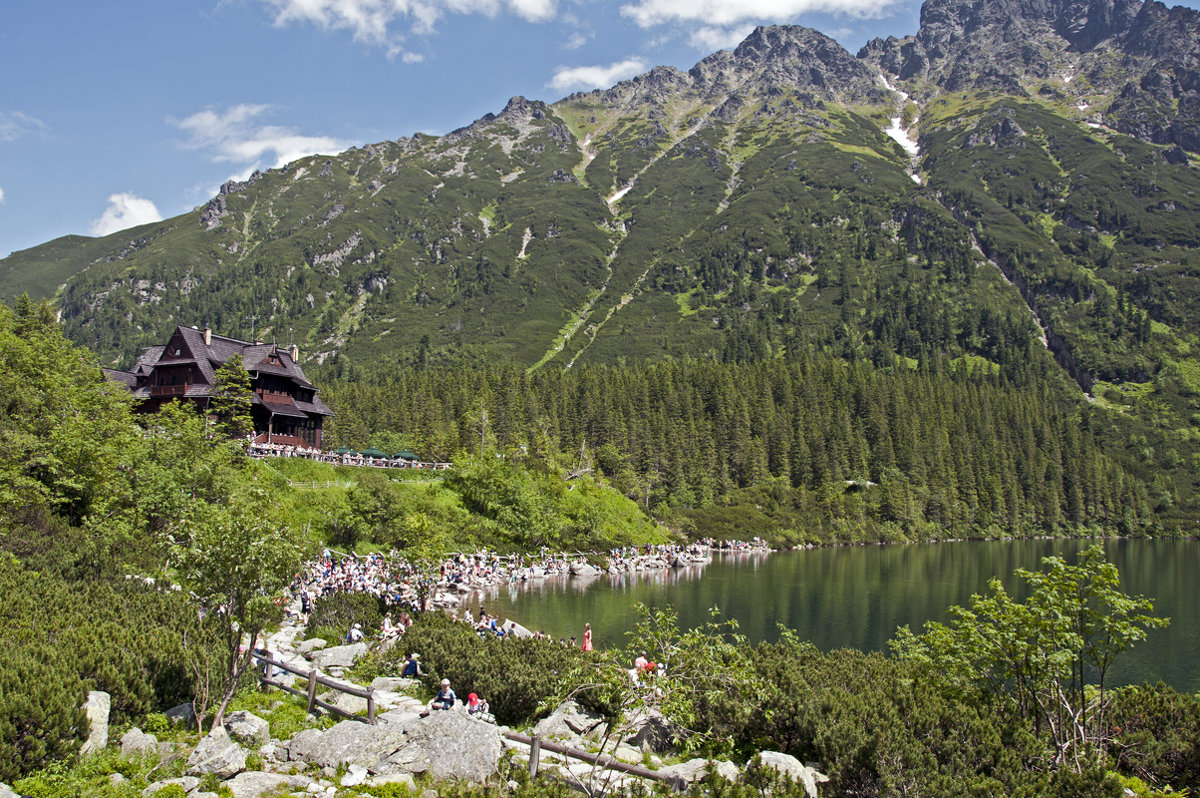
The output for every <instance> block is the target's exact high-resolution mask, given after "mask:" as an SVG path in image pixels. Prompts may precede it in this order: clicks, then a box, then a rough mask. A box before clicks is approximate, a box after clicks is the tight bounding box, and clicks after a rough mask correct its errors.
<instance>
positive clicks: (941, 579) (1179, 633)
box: [472, 540, 1200, 693]
mask: <svg viewBox="0 0 1200 798" xmlns="http://www.w3.org/2000/svg"><path fill="white" fill-rule="evenodd" d="M1092 543H1094V541H1063V540H1054V541H1043V540H1038V541H997V542H990V541H989V542H962V543H915V544H907V545H891V546H842V547H832V548H821V549H810V550H805V551H794V552H780V553H776V554H770V555H763V554H758V555H753V554H751V555H737V554H720V553H718V554H716V555H714V557H713V560H712V562H711V563H709V564H707V565H704V566H692V567H690V568H685V569H674V570H668V571H663V572H652V573H649V574H632V575H625V576H621V577H616V578H611V577H608V576H603V577H600V578H597V579H592V580H581V579H579V578H571V579H569V580H566V579H562V578H550V579H544V580H540V581H537V582H534V583H531V584H530V585H528V586H525V585H518V586H515V587H511V588H504V589H500V588H494V589H492V590H491V591H489V592H488V593H485V594H484V595H482V596H480V597H477V598H475V599H474V600H473V607H472V612H474V609H475V607H474V605H477V604H478V603H479V601H480V600H482V601H483V602H484V604H485V605H486V607H487V610H488V612H490V613H492V614H495V615H499V616H500V617H501V618H512V619H514V620H516V621H517V622H518V623H521V624H523V625H524V626H526V627H528V628H529V629H532V630H541V631H545V632H549V633H550V634H552V635H554V636H555V637H556V638H559V637H570V636H571V635H576V636H579V637H580V638H582V635H583V624H584V621H589V622H590V623H591V624H592V632H593V638H594V640H595V643H596V646H597V647H608V646H618V645H624V644H625V641H626V637H625V633H626V631H628V630H629V629H630V628H631V627H632V626H633V624H634V623H635V621H636V616H635V613H634V612H633V609H632V608H633V605H634V604H635V603H637V602H643V603H645V604H648V605H650V606H667V605H670V606H673V607H674V608H675V609H676V611H677V612H678V613H679V620H680V624H681V625H682V626H692V625H695V624H697V623H700V622H702V621H704V620H706V619H707V618H708V610H709V608H711V607H714V606H717V607H720V608H721V611H722V613H723V614H724V615H726V616H728V617H732V618H736V619H737V621H738V623H739V624H740V629H739V631H740V632H741V633H742V634H744V635H746V636H747V637H748V638H749V639H750V640H751V641H755V642H757V641H760V640H775V639H776V638H778V636H779V627H780V626H783V627H785V628H788V629H792V630H794V631H795V632H796V633H797V634H798V635H799V636H800V638H801V639H802V640H810V641H812V642H813V643H814V644H815V645H816V646H818V647H819V648H821V649H823V650H831V649H835V648H841V647H853V648H859V649H864V650H879V649H883V650H886V649H887V642H888V640H889V639H891V638H892V636H893V635H894V634H895V631H896V628H897V627H899V626H902V625H904V624H908V625H909V626H911V627H912V628H913V630H914V631H919V630H920V627H921V626H922V625H923V624H924V623H925V622H926V621H929V620H936V621H946V620H948V618H949V615H948V613H947V608H948V607H950V606H951V605H953V604H959V605H965V604H967V602H968V601H969V600H970V597H971V594H972V593H982V592H984V591H986V590H987V582H988V580H989V579H990V578H991V577H993V576H997V577H999V578H1000V579H1001V581H1002V582H1004V584H1005V587H1006V588H1007V589H1008V590H1009V591H1010V592H1013V593H1017V592H1019V589H1020V585H1021V584H1023V583H1022V581H1021V580H1019V579H1017V578H1015V577H1013V575H1012V573H1013V571H1014V570H1016V569H1017V568H1022V567H1023V568H1028V569H1037V568H1039V567H1040V564H1041V559H1042V558H1043V557H1047V556H1050V555H1061V556H1063V557H1065V558H1066V559H1067V560H1068V561H1069V562H1074V559H1075V554H1076V553H1078V552H1079V551H1080V550H1081V549H1083V548H1086V547H1087V546H1088V545H1091V544H1092ZM1103 545H1104V549H1105V554H1106V556H1107V558H1108V559H1109V561H1110V562H1113V563H1114V564H1115V565H1116V566H1117V568H1118V570H1119V571H1120V574H1121V585H1122V589H1123V590H1124V591H1125V592H1126V593H1131V594H1141V595H1144V596H1146V597H1149V598H1152V599H1154V605H1155V614H1157V615H1160V616H1167V617H1169V618H1170V619H1171V624H1170V626H1168V627H1167V628H1166V629H1161V630H1152V631H1151V632H1150V633H1149V637H1148V639H1147V640H1145V641H1143V642H1141V643H1139V644H1138V645H1137V646H1135V647H1134V648H1133V649H1132V650H1131V651H1129V652H1127V653H1125V654H1124V655H1122V656H1121V657H1120V658H1119V659H1118V660H1117V662H1116V663H1115V665H1114V666H1113V668H1112V670H1111V677H1110V678H1111V681H1110V683H1111V684H1114V685H1116V684H1127V683H1130V682H1140V681H1150V682H1155V681H1158V680H1159V679H1162V680H1163V681H1164V682H1166V683H1167V684H1170V685H1171V686H1173V687H1175V688H1176V689H1178V690H1184V691H1187V692H1193V693H1194V692H1198V691H1200V542H1197V541H1168V540H1109V541H1105V542H1104V543H1103Z"/></svg>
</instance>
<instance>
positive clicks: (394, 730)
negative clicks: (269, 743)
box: [288, 713, 449, 772]
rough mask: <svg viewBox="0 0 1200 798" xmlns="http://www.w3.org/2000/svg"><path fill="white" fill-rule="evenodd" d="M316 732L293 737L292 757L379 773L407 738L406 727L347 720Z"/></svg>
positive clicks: (324, 765)
mask: <svg viewBox="0 0 1200 798" xmlns="http://www.w3.org/2000/svg"><path fill="white" fill-rule="evenodd" d="M442 714H449V713H442ZM314 731H316V730H315V729H308V730H306V731H303V732H300V733H299V734H297V735H296V736H295V737H293V738H292V741H291V742H290V743H288V758H289V759H291V760H293V761H295V760H303V761H305V762H308V763H310V764H314V765H318V766H322V767H333V768H337V767H339V766H342V765H362V766H363V767H365V768H367V769H368V770H371V771H373V772H379V770H380V763H381V762H382V761H383V760H384V759H386V758H387V756H388V755H389V754H391V753H392V752H393V751H395V750H396V749H398V748H400V746H402V745H403V744H404V741H405V740H404V727H403V726H401V725H398V724H393V723H385V724H376V725H374V726H370V725H368V724H366V723H361V722H359V721H356V720H344V721H342V722H341V723H339V724H337V725H336V726H333V727H332V728H329V729H327V730H325V731H324V732H317V733H316V734H313V732H314Z"/></svg>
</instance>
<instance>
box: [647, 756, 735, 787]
mask: <svg viewBox="0 0 1200 798" xmlns="http://www.w3.org/2000/svg"><path fill="white" fill-rule="evenodd" d="M710 768H711V769H712V770H714V771H715V772H716V774H717V775H718V776H720V777H721V778H723V779H725V780H726V781H737V780H738V779H740V778H741V776H742V771H741V770H740V769H739V768H738V766H737V765H735V764H733V763H732V762H729V761H727V760H709V759H689V760H688V761H687V762H680V763H679V764H677V765H667V766H666V767H663V768H659V771H658V772H659V773H661V774H664V775H668V776H679V777H680V778H682V779H683V780H684V781H687V782H693V781H699V780H700V779H702V778H704V775H705V774H706V773H708V772H709V770H710Z"/></svg>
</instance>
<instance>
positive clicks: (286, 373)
mask: <svg viewBox="0 0 1200 798" xmlns="http://www.w3.org/2000/svg"><path fill="white" fill-rule="evenodd" d="M176 339H178V341H179V344H180V346H179V347H178V349H179V354H178V355H176V354H175V353H174V350H175V347H173V346H172V343H173V342H175V341H176ZM234 355H241V356H242V365H243V366H244V367H245V368H246V371H247V373H249V375H250V378H251V380H256V379H257V378H258V377H259V376H260V375H264V374H269V375H271V376H274V377H281V378H283V379H285V380H289V381H291V382H292V383H293V384H294V385H296V386H297V387H300V388H304V389H305V390H310V391H312V392H313V394H314V395H313V398H312V400H311V401H301V400H295V401H294V402H293V403H292V404H276V403H273V402H263V401H261V400H260V399H258V397H255V400H254V403H255V404H261V405H263V406H264V407H266V408H267V409H269V410H271V411H272V412H274V413H277V414H280V415H290V416H297V417H302V416H304V415H305V414H316V415H322V416H332V415H333V411H332V410H330V409H329V407H328V406H327V405H326V404H325V403H324V402H322V401H321V399H320V397H319V396H316V395H315V394H316V390H317V388H316V386H315V385H313V384H312V383H311V382H309V381H308V378H307V377H306V376H305V375H304V369H302V368H300V364H299V363H297V362H296V361H295V360H293V359H292V354H291V352H289V351H288V350H286V349H281V348H279V347H278V346H276V345H275V344H260V343H251V342H250V341H242V340H240V339H237V338H230V337H229V336H226V335H216V334H215V333H214V334H211V337H210V338H209V343H207V344H206V343H204V331H203V330H197V329H195V328H194V327H184V326H182V325H180V326H178V327H176V328H175V331H174V332H173V333H172V334H171V337H170V338H169V339H168V341H167V343H166V344H163V345H162V346H152V347H150V348H149V349H147V350H146V351H145V352H143V353H142V356H141V357H139V358H138V359H137V362H136V363H135V364H134V367H133V369H131V370H130V371H127V372H126V371H116V370H108V371H106V372H105V373H106V374H109V379H112V380H113V381H115V382H120V383H122V384H124V385H127V386H129V387H130V389H133V390H134V393H135V395H136V396H138V397H139V398H143V399H144V398H148V397H149V396H150V387H149V386H148V385H143V387H141V388H136V386H137V383H138V382H139V378H145V377H149V376H150V375H151V374H153V372H154V370H155V369H156V368H158V367H160V366H181V365H193V366H194V367H195V369H196V371H197V372H198V374H199V376H198V378H196V379H195V380H194V381H193V382H191V383H190V384H189V385H188V387H187V392H186V393H185V394H183V395H184V396H185V397H187V398H192V399H202V398H204V397H206V396H209V395H210V394H211V393H212V386H213V384H214V383H215V382H216V372H217V369H219V368H220V367H221V365H222V364H223V363H226V362H228V361H229V359H230V358H232V357H233V356H234ZM272 356H273V357H274V358H275V360H276V361H277V362H275V363H272V362H271V358H272ZM141 381H142V382H145V380H141Z"/></svg>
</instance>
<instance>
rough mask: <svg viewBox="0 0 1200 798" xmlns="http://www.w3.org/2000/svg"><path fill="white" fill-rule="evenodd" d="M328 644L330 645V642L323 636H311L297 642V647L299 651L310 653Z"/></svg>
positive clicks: (305, 653)
mask: <svg viewBox="0 0 1200 798" xmlns="http://www.w3.org/2000/svg"><path fill="white" fill-rule="evenodd" d="M327 645H329V642H328V641H327V640H325V638H323V637H310V638H309V639H308V640H301V641H300V642H299V643H297V644H296V646H295V648H296V651H297V652H299V653H301V654H304V655H308V654H311V653H312V652H314V651H319V650H321V649H322V648H325V646H327Z"/></svg>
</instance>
